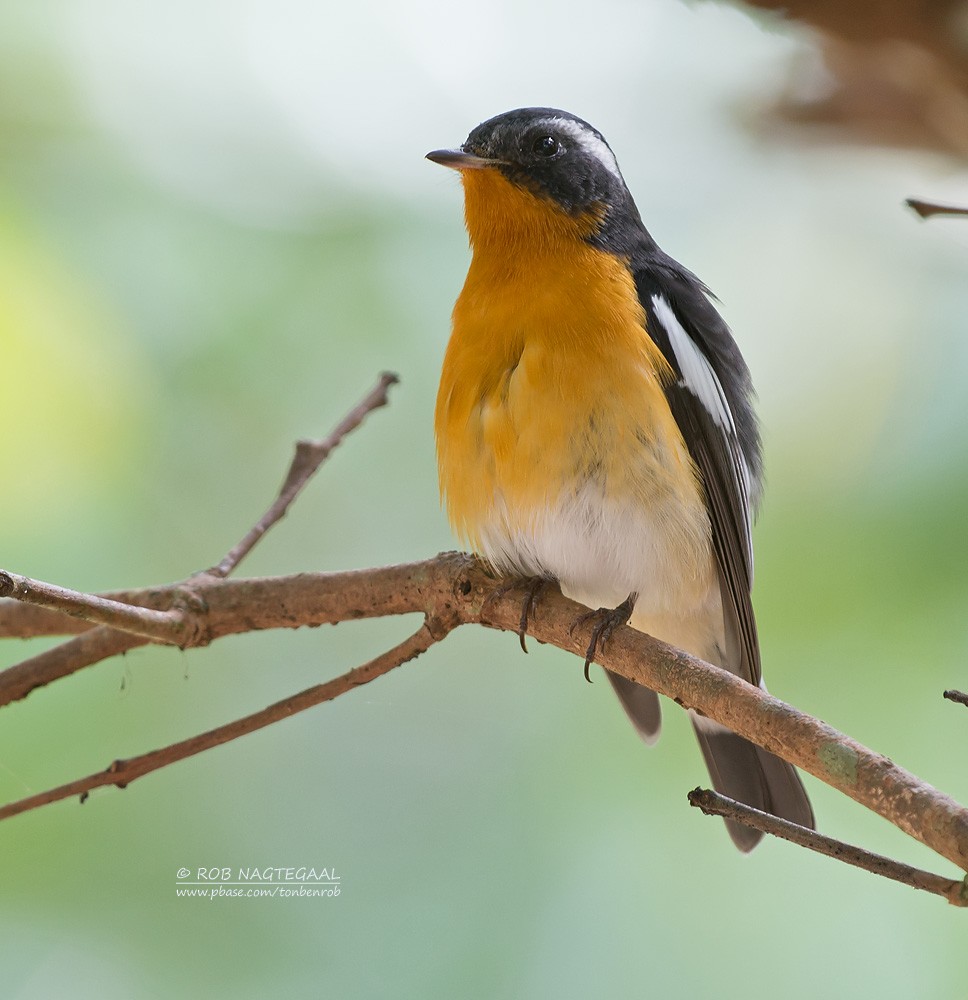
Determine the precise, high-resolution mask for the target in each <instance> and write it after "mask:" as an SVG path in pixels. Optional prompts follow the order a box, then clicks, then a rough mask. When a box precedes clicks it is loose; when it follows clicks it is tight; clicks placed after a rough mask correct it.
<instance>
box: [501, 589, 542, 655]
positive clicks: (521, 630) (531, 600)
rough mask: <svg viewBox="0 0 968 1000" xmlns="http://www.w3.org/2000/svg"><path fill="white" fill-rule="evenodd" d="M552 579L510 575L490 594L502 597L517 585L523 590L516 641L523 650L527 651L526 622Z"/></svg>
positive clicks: (529, 619) (532, 614)
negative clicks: (509, 577)
mask: <svg viewBox="0 0 968 1000" xmlns="http://www.w3.org/2000/svg"><path fill="white" fill-rule="evenodd" d="M554 582H555V581H554V580H549V579H548V577H546V576H524V577H511V579H509V580H508V581H507V582H506V583H502V584H501V586H500V587H498V588H497V590H495V591H494V593H493V594H492V595H491V596H492V597H503V596H504V595H505V594H506V593H508V591H511V590H517V589H518V588H519V587H520V588H521V589H523V590H524V600H523V601H522V602H521V618H520V620H519V621H518V641H519V642H520V643H521V648H522V649H523V650H524V652H527V651H528V646H527V643H526V642H525V635H526V633H527V631H528V623H529V622H530V621H531V618H532V617H533V616H534V612H535V608H537V606H538V598H539V597H540V596H541V591H542V590H544V588H545V587H548V586H550V585H551V584H553V583H554Z"/></svg>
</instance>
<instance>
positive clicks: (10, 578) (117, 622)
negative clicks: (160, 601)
mask: <svg viewBox="0 0 968 1000" xmlns="http://www.w3.org/2000/svg"><path fill="white" fill-rule="evenodd" d="M0 597H11V598H13V599H14V600H17V601H22V602H23V603H25V604H33V605H36V606H37V607H41V608H47V610H48V611H59V612H61V613H63V614H65V615H70V616H71V617H73V618H82V619H83V620H85V621H88V622H92V623H93V624H95V625H107V626H108V627H110V628H114V629H118V630H119V631H122V632H128V633H130V634H131V635H137V636H141V637H142V638H144V639H152V640H154V641H155V642H164V643H171V644H173V645H176V646H192V645H198V643H197V641H195V637H194V634H193V633H194V629H192V627H191V624H190V619H189V618H188V617H187V616H186V615H185V614H184V612H182V611H180V610H172V611H154V610H152V609H151V608H142V607H135V606H133V605H130V604H122V603H119V602H118V601H112V600H108V599H107V598H104V597H96V596H94V595H92V594H82V593H80V592H79V591H77V590H68V589H67V588H66V587H57V586H54V584H51V583H42V582H41V581H39V580H31V579H30V578H29V577H26V576H18V575H17V574H16V573H9V572H7V571H5V570H0Z"/></svg>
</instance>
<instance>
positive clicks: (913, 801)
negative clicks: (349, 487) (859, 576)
mask: <svg viewBox="0 0 968 1000" xmlns="http://www.w3.org/2000/svg"><path fill="white" fill-rule="evenodd" d="M395 380H396V379H395V376H390V375H384V376H383V377H382V378H381V380H380V382H379V383H378V385H377V386H376V387H375V388H374V389H373V390H372V391H371V392H370V394H368V396H367V397H366V398H365V399H364V400H363V401H362V402H361V403H360V405H359V406H358V407H356V408H355V409H354V410H353V411H352V412H351V413H350V414H349V415H348V416H347V417H346V419H345V420H344V421H343V422H342V423H341V424H340V425H339V426H338V427H337V428H336V429H335V430H334V432H333V434H332V435H330V437H329V438H327V439H326V440H324V441H321V442H317V443H315V444H313V443H307V442H301V443H300V444H299V445H298V446H297V449H296V456H295V458H294V460H293V463H292V466H291V468H290V471H289V475H287V477H286V481H285V483H284V484H283V487H282V489H281V491H280V493H279V496H278V497H277V499H276V501H275V502H274V503H273V504H272V505H271V506H270V508H269V510H268V511H267V512H266V513H265V515H264V516H263V517H262V518H261V519H260V520H259V522H258V523H257V524H256V525H255V527H254V528H253V529H252V530H251V531H250V532H249V533H247V535H246V536H245V538H244V539H243V540H242V541H241V542H240V543H239V544H238V545H237V546H236V547H235V548H234V549H232V551H231V552H230V553H228V555H226V557H225V558H224V559H223V560H222V561H221V562H220V563H219V564H218V565H217V566H216V567H214V568H213V569H212V570H210V571H208V572H204V573H200V574H196V575H195V576H193V577H192V578H191V579H190V580H188V581H186V582H184V583H179V584H174V585H171V586H167V587H155V588H150V589H147V590H133V591H122V592H117V593H113V594H107V595H100V596H97V597H95V596H91V595H87V594H80V593H78V592H74V591H68V590H65V589H64V588H59V587H53V586H51V585H47V584H42V583H39V582H37V581H32V580H28V579H27V578H25V577H16V576H14V575H13V574H6V575H5V576H3V577H0V591H2V590H3V589H5V590H6V592H8V593H10V594H11V596H13V597H16V598H17V599H18V601H19V602H20V603H16V604H14V603H13V602H10V601H3V602H0V634H5V635H22V636H26V635H39V634H51V633H52V632H54V631H55V630H59V631H60V632H61V633H68V634H70V633H74V632H76V631H77V628H78V624H77V621H76V619H75V618H72V617H65V612H66V614H67V615H70V616H80V617H82V618H84V619H86V620H89V621H91V620H93V621H95V622H97V623H99V624H98V625H97V627H94V628H89V629H88V630H87V631H84V632H82V633H81V634H79V635H75V636H74V638H72V639H70V640H69V641H67V642H65V643H63V644H62V645H60V646H58V647H57V648H55V649H52V650H48V651H46V652H45V653H41V654H39V655H37V656H34V657H31V658H30V659H29V660H26V661H24V662H23V663H21V664H18V665H17V666H14V667H11V668H9V669H7V670H5V671H2V672H0V705H2V704H7V703H9V702H10V701H13V700H16V699H18V698H23V697H24V696H25V695H26V694H27V693H29V692H30V691H31V690H33V689H34V688H36V687H39V686H42V685H44V684H48V683H50V682H52V681H54V680H57V679H59V678H61V677H64V676H67V675H68V674H70V673H73V672H74V671H76V670H79V669H81V668H83V667H85V666H89V665H90V664H92V663H96V662H98V661H100V660H102V659H105V658H107V657H109V656H112V655H115V654H116V653H118V652H123V651H125V650H126V649H131V648H134V647H135V646H140V645H144V644H145V643H146V642H149V641H160V642H176V643H178V644H179V645H198V644H202V643H207V642H211V641H214V640H216V639H218V638H220V637H222V636H225V635H232V634H236V633H240V632H248V631H254V630H258V629H269V628H295V627H298V626H302V625H320V624H325V623H334V624H335V623H336V622H340V621H347V620H352V619H358V618H368V617H381V616H384V615H398V614H408V613H422V614H423V615H424V620H425V625H424V626H423V627H422V628H421V630H419V631H418V632H417V633H416V634H415V635H414V636H412V637H411V638H410V639H409V640H407V641H406V642H405V643H402V644H401V645H400V646H398V647H396V648H395V649H393V650H390V651H389V652H387V653H385V654H383V655H382V656H380V657H377V658H376V659H375V660H373V661H371V662H370V663H368V664H366V665H364V666H363V667H360V668H358V669H357V670H355V671H351V672H350V673H349V674H347V675H345V676H344V677H342V678H337V679H336V680H334V681H330V682H327V683H326V684H322V685H317V686H316V687H314V688H310V689H308V690H307V691H304V692H302V693H301V694H298V695H294V696H293V697H291V698H288V699H286V700H284V701H282V702H278V703H277V704H276V705H272V706H270V707H269V708H267V709H263V710H262V711H261V712H257V713H255V714H253V715H250V716H247V717H245V718H244V719H240V720H238V721H236V722H233V723H229V724H228V725H226V726H222V727H219V728H217V729H214V730H211V731H210V732H208V733H204V734H201V735H200V736H196V737H193V738H191V739H188V740H185V741H182V742H180V743H176V744H172V745H171V746H169V747H166V748H163V749H162V750H157V751H153V752H152V753H149V754H144V755H141V756H139V757H135V758H131V759H130V760H127V761H116V762H115V763H114V764H113V765H112V766H111V767H110V768H108V769H107V770H106V771H104V772H100V773H99V774H94V775H89V776H88V777H87V778H82V779H79V780H78V781H75V782H71V783H69V784H67V785H63V786H60V787H59V788H56V789H52V790H51V791H49V792H45V793H42V794H40V795H35V796H31V797H30V798H28V799H24V800H22V801H20V802H16V803H11V804H10V805H8V806H6V807H3V808H0V818H4V817H7V816H12V815H16V814H17V813H20V812H25V811H27V810H29V809H34V808H37V807H38V806H40V805H45V804H47V803H49V802H53V801H57V800H58V799H62V798H65V797H68V796H72V795H86V793H87V792H88V791H89V790H90V789H91V788H95V787H99V786H102V785H108V784H115V785H119V786H122V787H123V786H124V785H126V784H128V783H129V782H130V781H132V780H134V779H135V778H138V777H140V776H141V775H143V774H147V773H149V772H150V771H152V770H157V769H158V768H159V767H164V766H166V765H167V764H170V763H173V762H175V761H178V760H183V759H185V758H186V757H188V756H192V755H194V754H196V753H201V752H202V751H204V750H206V749H209V748H211V747H214V746H218V745H220V744H222V743H225V742H228V741H229V740H231V739H235V738H237V737H238V736H241V735H244V734H246V733H248V732H252V731H254V730H255V729H259V728H262V727H263V726H267V725H271V724H272V723H273V722H276V721H279V720H280V719H282V718H285V717H286V716H288V715H291V714H293V713H294V712H297V711H302V710H303V709H305V708H309V707H311V706H312V705H315V704H319V703H320V702H322V701H327V700H330V699H332V698H335V697H338V696H339V695H340V694H343V693H345V691H347V690H349V689H350V688H351V687H354V686H357V685H358V684H361V683H365V682H366V681H368V680H371V679H373V677H376V676H379V675H380V674H382V673H385V672H386V671H387V670H390V669H392V668H393V667H395V666H398V665H399V664H400V663H402V662H405V661H406V660H407V659H410V658H412V657H413V656H415V655H417V654H418V653H420V652H422V651H423V650H424V649H426V648H428V647H429V645H430V644H432V643H433V642H435V641H437V640H438V639H440V638H442V637H443V636H444V635H446V634H447V633H448V632H449V631H451V630H452V629H453V628H456V627H457V626H458V625H461V624H465V623H476V624H481V625H485V626H488V627H493V628H499V629H504V630H507V631H510V632H514V633H519V631H520V630H521V624H522V622H521V606H520V599H519V596H516V595H515V594H514V593H513V588H509V587H507V586H504V587H498V588H496V587H495V583H496V581H495V580H494V578H493V576H492V575H491V574H490V573H489V572H488V571H487V569H486V568H485V567H483V566H482V565H480V564H479V563H478V562H476V560H474V559H473V558H471V557H468V556H464V555H461V554H458V553H447V554H444V555H441V556H438V557H437V558H435V559H430V560H426V561H424V562H421V563H413V564H410V565H404V566H387V567H380V568H377V569H372V570H362V571H355V572H350V573H330V574H299V575H297V576H289V577H276V578H270V579H254V580H234V581H233V580H227V579H225V575H226V574H228V573H230V572H231V571H232V569H234V567H235V566H237V565H238V563H239V561H240V560H241V559H242V558H244V556H245V555H246V554H247V553H248V552H249V551H251V549H252V547H253V546H254V545H255V544H256V543H257V542H258V540H259V539H260V538H262V537H263V536H264V534H265V532H266V531H267V530H268V529H269V528H270V527H271V526H272V525H273V524H275V523H276V522H277V521H278V520H279V519H280V518H281V517H282V516H284V514H285V513H286V511H287V510H288V507H289V505H290V504H291V503H292V501H293V499H294V498H295V497H296V496H297V495H298V493H299V492H300V491H301V489H302V488H303V487H304V486H305V484H306V482H307V481H308V479H309V478H310V477H311V476H312V474H313V473H314V472H315V471H316V469H318V467H319V465H320V463H321V462H322V461H323V460H324V459H325V458H326V456H327V455H328V454H329V453H330V452H331V451H332V449H333V448H334V447H336V446H337V445H338V444H339V443H340V441H341V440H342V439H343V437H344V436H345V435H346V434H347V433H349V432H350V431H352V430H353V428H355V427H357V426H359V424H360V422H361V421H362V420H363V419H364V418H365V416H366V414H367V413H369V412H371V411H372V410H373V409H374V408H376V407H378V406H382V405H383V404H384V403H385V402H386V390H387V388H388V387H389V385H391V384H392V383H393V382H394V381H395ZM25 601H30V602H33V603H31V604H28V603H23V602H25ZM35 604H43V605H44V608H45V610H43V611H39V610H38V608H37V607H36V606H35ZM584 610H585V609H583V608H582V607H581V606H580V605H577V604H574V603H573V602H571V601H568V600H566V599H565V598H564V597H562V596H561V594H560V593H559V592H557V591H552V589H551V588H546V589H545V591H544V594H543V597H542V599H541V601H540V603H539V606H538V608H537V609H536V610H535V611H534V613H533V615H532V616H531V619H530V626H529V629H528V631H529V633H530V634H531V635H533V636H534V637H535V638H536V639H538V640H539V641H542V642H548V643H553V644H554V645H557V646H559V647H560V648H562V649H565V650H568V651H570V652H573V653H577V654H578V655H579V656H581V655H582V654H583V652H584V650H585V647H586V644H587V637H586V636H583V635H582V634H581V632H579V634H578V635H575V634H573V633H574V631H575V630H574V628H573V626H574V623H575V621H576V619H577V618H579V617H580V616H581V615H582V613H583V611H584ZM58 621H59V622H60V625H59V626H58ZM582 631H583V630H582ZM596 660H597V662H599V663H601V664H602V665H604V666H606V667H608V669H610V670H612V671H614V672H616V673H618V674H621V675H622V676H624V677H627V678H629V679H631V680H633V681H637V682H639V683H641V684H644V685H646V686H647V687H650V688H652V689H653V690H655V691H657V692H659V693H660V694H663V695H666V696H667V697H669V698H672V699H673V700H675V701H677V702H678V703H679V704H681V705H683V706H685V707H686V708H691V709H694V710H696V711H698V712H701V713H702V714H703V715H706V716H708V717H709V718H711V719H713V720H715V721H716V722H719V723H721V724H722V725H725V726H727V727H728V728H730V729H732V730H733V731H734V732H737V733H739V734H740V735H741V736H744V737H746V738H747V739H750V740H752V741H753V742H754V743H757V744H759V745H760V746H763V747H766V748H767V749H768V750H772V751H773V752H774V753H776V754H778V755H779V756H781V757H783V758H784V759H786V760H788V761H790V762H791V763H793V764H795V765H797V766H799V767H801V768H803V769H804V770H806V771H809V772H810V773H811V774H814V775H816V776H817V777H819V778H820V779H821V780H823V781H825V782H826V783H827V784H829V785H831V786H832V787H834V788H837V789H839V790H840V791H842V792H844V793H845V794H847V795H849V796H850V797H851V798H853V799H855V800H856V801H858V802H860V803H862V804H863V805H865V806H867V807H868V808H870V809H872V810H874V811H875V812H877V813H878V814H880V815H881V816H883V817H884V818H886V819H888V820H889V821H890V822H892V823H894V824H895V825H896V826H898V827H899V828H900V829H902V830H904V831H905V832H906V833H909V834H910V835H911V836H913V837H915V838H916V839H918V840H920V841H922V842H923V843H924V844H926V845H927V846H929V847H931V848H933V849H934V850H935V851H937V852H938V853H939V854H941V855H942V856H943V857H946V858H948V859H949V860H951V861H953V862H954V863H955V864H957V865H959V866H960V867H962V868H968V810H965V809H964V808H963V807H962V806H960V805H959V804H958V803H957V802H955V801H954V800H953V799H951V798H949V797H948V796H946V795H944V794H943V793H941V792H939V791H937V790H936V789H934V788H932V787H931V786H930V785H927V784H925V783H924V782H922V781H920V780H919V779H918V778H916V777H915V776H913V775H911V774H909V773H908V772H906V771H904V770H903V769H902V768H900V767H898V766H897V765H895V764H894V763H893V762H892V761H890V760H888V759H887V758H885V757H882V756H880V755H878V754H875V753H873V752H871V751H870V750H868V749H866V748H865V747H863V746H861V745H860V744H859V743H856V742H855V741H853V740H851V739H850V738H849V737H847V736H844V735H843V734H842V733H839V732H837V731H836V730H834V729H832V728H831V727H829V726H827V725H825V724H824V723H822V722H820V721H819V720H817V719H814V718H812V717H810V716H808V715H805V714H804V713H802V712H798V711H797V710H796V709H794V708H792V707H791V706H789V705H786V704H784V703H783V702H781V701H779V700H777V699H776V698H773V697H771V696H770V695H768V694H767V693H766V692H765V691H763V690H762V689H760V688H758V687H754V686H753V685H750V684H747V683H746V682H744V681H742V680H741V679H739V678H738V677H735V676H734V675H732V674H730V673H728V672H726V671H723V670H720V669H719V668H717V667H713V666H711V665H710V664H707V663H703V662H702V661H701V660H697V659H696V658H694V657H691V656H688V655H687V654H685V653H682V652H680V651H678V650H675V649H673V648H672V647H670V646H667V645H665V644H664V643H662V642H659V641H657V640H655V639H652V638H650V637H649V636H646V635H643V634H642V633H640V632H636V631H634V630H632V629H630V628H628V627H625V628H622V629H620V630H617V631H616V632H615V634H614V635H613V636H612V638H611V639H610V640H609V645H608V648H607V650H600V653H599V655H598V656H597V657H596Z"/></svg>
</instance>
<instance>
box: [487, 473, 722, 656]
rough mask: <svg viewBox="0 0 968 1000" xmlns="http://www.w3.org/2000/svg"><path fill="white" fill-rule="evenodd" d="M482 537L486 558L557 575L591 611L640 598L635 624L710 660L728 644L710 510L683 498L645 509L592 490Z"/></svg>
mask: <svg viewBox="0 0 968 1000" xmlns="http://www.w3.org/2000/svg"><path fill="white" fill-rule="evenodd" d="M501 510H502V505H501V504H500V503H497V504H495V517H494V518H493V519H492V520H491V522H490V523H489V524H488V525H487V527H486V528H485V529H484V530H483V531H482V532H481V535H480V547H481V551H482V554H483V555H484V556H485V557H486V558H487V559H488V561H490V562H491V563H492V564H493V565H494V566H495V567H497V568H498V569H500V570H502V571H505V572H512V573H520V574H523V575H526V576H545V577H553V578H554V579H556V580H558V582H559V584H560V585H561V589H562V592H563V593H564V594H565V595H566V596H568V597H571V598H572V599H573V600H576V601H579V602H580V603H582V604H584V605H586V606H587V607H589V608H592V609H595V608H599V607H615V606H617V605H618V604H620V603H621V602H622V601H624V600H625V599H626V598H627V597H628V596H629V594H633V593H634V594H638V600H637V602H636V605H635V613H634V615H633V617H632V625H633V626H634V627H635V628H637V629H639V630H640V631H643V632H648V633H649V634H650V635H653V636H655V637H656V638H659V639H663V640H664V641H666V642H669V643H671V644H672V645H675V646H678V647H680V648H683V649H687V650H688V651H689V652H692V653H695V654H696V655H698V656H703V657H705V658H709V657H710V656H711V655H712V654H713V652H714V650H715V648H716V647H717V646H718V645H719V644H720V641H721V635H722V629H723V625H722V609H721V604H720V596H719V584H718V578H717V576H716V573H715V568H714V562H713V554H712V548H711V544H710V530H709V522H708V518H707V516H706V514H705V510H704V509H703V508H702V507H701V506H697V507H696V508H695V510H684V509H683V506H682V503H681V499H678V500H677V499H676V498H674V497H671V496H670V497H668V498H667V499H665V500H664V501H656V500H655V498H653V502H651V503H649V504H643V502H642V501H641V500H639V501H633V500H631V499H629V500H615V499H611V498H607V499H606V498H605V497H603V496H602V492H601V488H600V486H599V485H598V484H597V483H594V482H586V483H585V484H583V485H582V486H580V487H579V488H578V489H576V490H575V491H573V492H570V493H568V494H566V495H564V496H562V497H561V499H560V500H559V501H558V502H557V503H553V504H549V505H548V506H547V507H545V508H543V509H541V510H538V511H534V512H532V513H531V514H530V515H529V516H527V517H526V518H522V517H521V515H520V512H517V513H516V516H515V517H514V518H513V522H514V524H515V525H516V526H517V527H515V528H513V529H512V528H510V527H509V524H508V518H507V517H506V516H504V515H503V514H502V513H501Z"/></svg>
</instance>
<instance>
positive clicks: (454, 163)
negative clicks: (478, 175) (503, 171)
mask: <svg viewBox="0 0 968 1000" xmlns="http://www.w3.org/2000/svg"><path fill="white" fill-rule="evenodd" d="M427 159H428V160H432V161H433V162H434V163H439V164H440V165H441V166H442V167H450V168H451V170H483V169H484V168H485V167H494V166H497V165H498V164H499V163H500V162H501V161H500V160H488V159H486V158H485V157H483V156H475V155H474V154H473V153H465V152H464V150H463V149H435V150H434V151H433V152H431V153H428V154H427Z"/></svg>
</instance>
